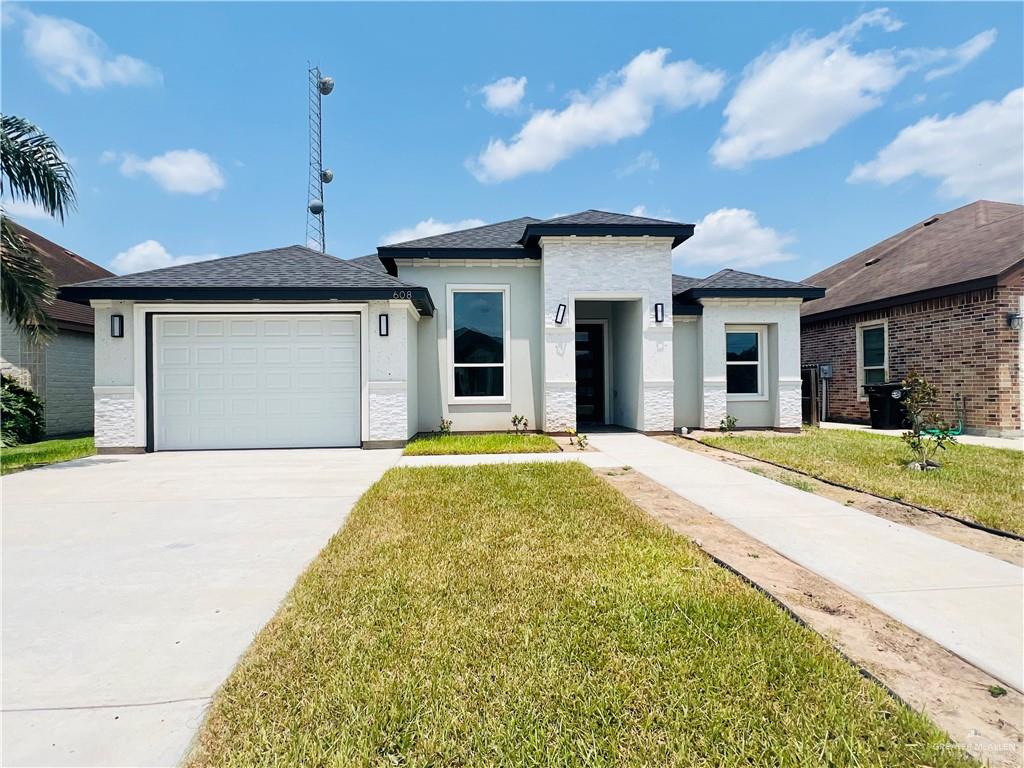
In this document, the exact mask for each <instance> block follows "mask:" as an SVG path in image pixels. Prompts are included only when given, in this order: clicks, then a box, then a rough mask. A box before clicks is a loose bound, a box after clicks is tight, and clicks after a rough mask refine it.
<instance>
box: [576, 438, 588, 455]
mask: <svg viewBox="0 0 1024 768" xmlns="http://www.w3.org/2000/svg"><path fill="white" fill-rule="evenodd" d="M589 442H590V440H589V438H587V436H586V435H576V447H577V448H579V449H580V450H581V451H585V450H587V443H589Z"/></svg>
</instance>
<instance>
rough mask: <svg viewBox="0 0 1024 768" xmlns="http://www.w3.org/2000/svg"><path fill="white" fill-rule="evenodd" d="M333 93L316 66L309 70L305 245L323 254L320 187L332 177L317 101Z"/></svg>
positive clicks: (323, 239) (332, 88) (332, 81)
mask: <svg viewBox="0 0 1024 768" xmlns="http://www.w3.org/2000/svg"><path fill="white" fill-rule="evenodd" d="M333 90H334V80H333V79H332V78H330V77H324V76H323V74H322V73H321V72H320V67H319V66H315V67H310V68H309V183H308V189H307V193H306V245H307V246H308V247H310V248H315V249H316V250H318V251H320V252H321V253H324V252H326V248H327V239H326V236H325V231H324V184H329V183H330V181H331V179H333V178H334V174H333V173H332V172H331V170H330V169H329V168H324V163H323V118H322V113H321V102H322V101H323V97H324V96H327V95H328V94H329V93H330V92H331V91H333Z"/></svg>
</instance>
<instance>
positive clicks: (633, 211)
mask: <svg viewBox="0 0 1024 768" xmlns="http://www.w3.org/2000/svg"><path fill="white" fill-rule="evenodd" d="M629 215H630V216H646V215H647V206H646V205H634V206H633V207H632V208H630V210H629Z"/></svg>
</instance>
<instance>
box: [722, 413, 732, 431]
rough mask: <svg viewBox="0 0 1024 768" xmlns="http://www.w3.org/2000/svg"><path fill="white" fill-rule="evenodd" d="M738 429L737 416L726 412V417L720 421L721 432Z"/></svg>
mask: <svg viewBox="0 0 1024 768" xmlns="http://www.w3.org/2000/svg"><path fill="white" fill-rule="evenodd" d="M734 429H736V417H735V416H733V415H732V414H726V416H725V418H724V419H722V420H721V421H720V422H718V431H719V432H732V431H733V430H734Z"/></svg>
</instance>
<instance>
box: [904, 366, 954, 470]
mask: <svg viewBox="0 0 1024 768" xmlns="http://www.w3.org/2000/svg"><path fill="white" fill-rule="evenodd" d="M900 385H901V386H902V387H903V389H904V390H906V394H905V395H904V396H903V407H904V408H906V409H907V418H908V419H909V420H910V429H909V430H907V431H906V432H904V433H903V434H902V435H901V437H902V438H903V442H905V443H906V444H907V446H908V447H909V448H910V450H911V451H912V452H913V454H914V459H915V460H914V461H912V462H911V463H910V464H909V465H908V467H909V468H911V469H922V470H925V469H937V468H938V467H939V464H938V462H936V461H934V457H935V454H936V453H937V452H938V451H942V450H945V449H946V445H947V444H949V443H955V442H956V438H954V437H953V436H952V435H951V434H949V429H950V425H949V424H948V423H946V422H945V421H943V420H942V419H941V418H939V415H938V414H937V413H936V412H935V411H934V410H933V409H934V408H935V403H936V401H937V400H938V399H939V392H938V389H936V387H935V385H934V384H931V383H929V382H928V380H927V379H926V378H925V377H924V376H922V375H921V374H919V373H917V372H915V371H911V372H910V373H909V374H907V378H905V379H904V380H903V381H901V382H900Z"/></svg>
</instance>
